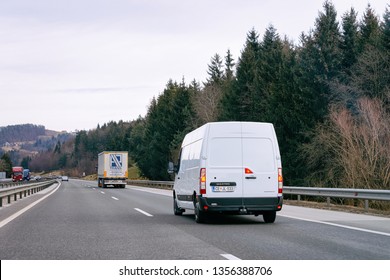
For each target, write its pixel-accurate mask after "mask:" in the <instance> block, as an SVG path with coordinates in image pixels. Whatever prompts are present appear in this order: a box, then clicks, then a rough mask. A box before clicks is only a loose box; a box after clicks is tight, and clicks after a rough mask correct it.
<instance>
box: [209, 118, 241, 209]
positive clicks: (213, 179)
mask: <svg viewBox="0 0 390 280" xmlns="http://www.w3.org/2000/svg"><path fill="white" fill-rule="evenodd" d="M207 149H208V152H207V168H206V176H207V182H208V183H207V185H208V188H207V194H206V195H205V196H207V197H225V198H229V197H232V198H233V197H234V198H240V197H242V139H241V124H240V123H229V124H228V125H226V124H212V125H211V127H210V130H209V137H208V148H207ZM239 204H240V205H241V204H242V201H239Z"/></svg>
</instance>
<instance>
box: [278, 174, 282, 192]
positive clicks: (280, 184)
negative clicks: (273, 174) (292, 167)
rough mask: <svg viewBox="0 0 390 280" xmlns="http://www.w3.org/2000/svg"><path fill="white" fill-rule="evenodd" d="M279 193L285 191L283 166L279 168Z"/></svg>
mask: <svg viewBox="0 0 390 280" xmlns="http://www.w3.org/2000/svg"><path fill="white" fill-rule="evenodd" d="M278 193H279V194H282V193H283V176H282V168H278Z"/></svg>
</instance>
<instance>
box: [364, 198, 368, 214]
mask: <svg viewBox="0 0 390 280" xmlns="http://www.w3.org/2000/svg"><path fill="white" fill-rule="evenodd" d="M364 210H366V212H368V199H365V200H364Z"/></svg>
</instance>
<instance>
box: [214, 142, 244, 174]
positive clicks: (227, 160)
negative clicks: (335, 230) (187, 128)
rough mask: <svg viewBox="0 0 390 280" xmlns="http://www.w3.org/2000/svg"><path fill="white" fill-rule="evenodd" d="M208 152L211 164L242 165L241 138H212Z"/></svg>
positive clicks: (224, 165)
mask: <svg viewBox="0 0 390 280" xmlns="http://www.w3.org/2000/svg"><path fill="white" fill-rule="evenodd" d="M208 153H209V163H210V165H211V166H223V167H229V166H230V167H237V166H242V157H241V154H242V152H241V138H222V137H221V138H213V139H211V141H210V144H209V150H208Z"/></svg>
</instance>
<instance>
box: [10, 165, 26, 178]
mask: <svg viewBox="0 0 390 280" xmlns="http://www.w3.org/2000/svg"><path fill="white" fill-rule="evenodd" d="M18 181H23V167H21V166H14V167H12V182H18Z"/></svg>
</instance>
